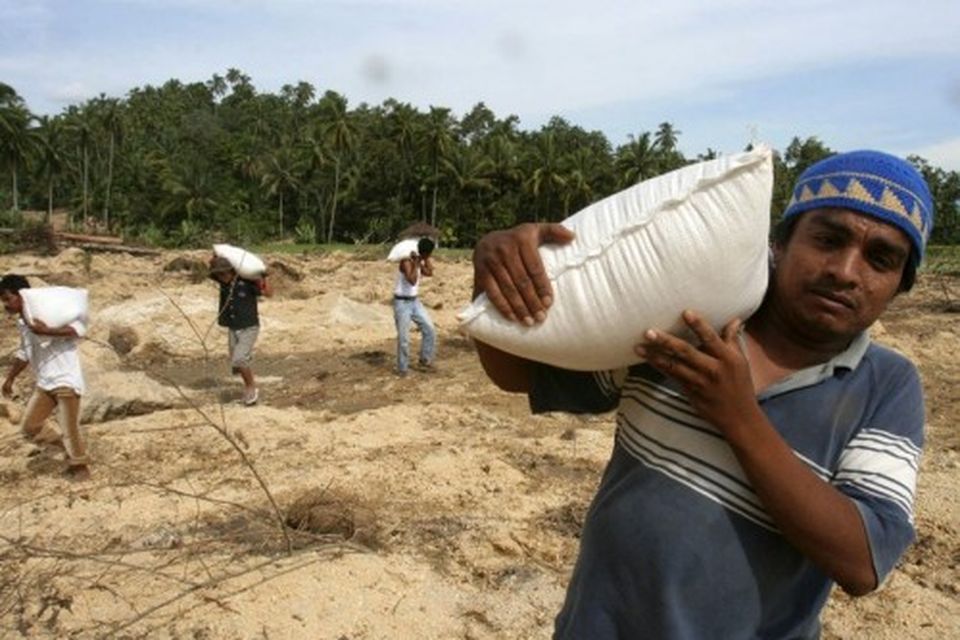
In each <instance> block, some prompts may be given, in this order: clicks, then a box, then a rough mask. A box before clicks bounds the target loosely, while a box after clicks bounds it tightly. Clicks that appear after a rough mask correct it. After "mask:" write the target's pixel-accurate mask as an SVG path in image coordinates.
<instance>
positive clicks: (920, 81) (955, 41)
mask: <svg viewBox="0 0 960 640" xmlns="http://www.w3.org/2000/svg"><path fill="white" fill-rule="evenodd" d="M231 67H232V68H236V69H239V70H241V71H242V72H244V73H245V74H246V75H248V76H249V77H250V78H251V81H252V82H253V84H254V86H255V87H256V88H257V90H258V91H261V92H278V91H279V90H280V88H281V87H282V86H283V85H285V84H290V85H295V84H297V83H298V82H300V81H304V82H309V83H310V84H312V85H313V86H314V87H315V88H316V89H317V93H318V95H319V94H322V93H323V92H324V91H327V90H333V91H336V92H338V93H341V94H343V95H344V96H345V97H346V98H347V99H348V100H349V102H350V104H351V105H353V106H356V105H358V104H359V103H361V102H366V103H368V104H371V105H375V104H380V103H382V102H383V101H384V100H385V99H387V98H394V99H396V100H399V101H402V102H409V103H410V104H412V105H414V106H416V107H418V108H419V109H421V110H426V109H428V108H429V107H430V106H431V105H433V106H442V107H449V108H451V109H452V110H453V112H454V113H455V114H456V115H458V116H462V115H463V114H464V113H466V112H467V111H469V110H470V109H471V108H472V107H473V106H474V105H476V104H477V103H479V102H483V103H484V104H486V105H487V107H489V108H490V109H492V110H493V111H494V113H495V114H496V115H497V116H498V117H500V118H504V117H506V116H508V115H511V114H512V115H516V116H518V117H519V119H520V127H521V128H523V129H528V130H535V129H538V128H539V127H541V126H542V125H543V124H545V123H546V122H547V121H548V120H549V119H550V118H551V117H552V116H561V117H563V118H565V119H567V121H568V122H570V123H571V124H574V125H579V126H581V127H583V128H585V129H588V130H591V131H593V130H598V131H602V132H603V133H604V134H605V135H606V136H607V138H608V139H609V140H610V142H611V143H612V144H614V145H618V144H622V143H624V142H626V141H627V140H628V136H630V135H637V134H639V133H642V132H644V131H653V130H655V129H656V128H657V126H658V125H659V124H660V123H661V122H665V121H668V122H670V123H672V124H673V125H674V126H675V127H676V128H677V129H678V130H679V131H680V132H681V135H680V149H681V150H682V151H683V152H684V153H685V155H687V156H690V157H692V156H695V155H696V154H698V153H701V152H703V151H705V150H706V149H707V148H712V149H714V150H717V151H720V152H734V151H738V150H740V149H742V148H743V147H744V146H745V145H746V144H748V143H751V142H766V143H768V144H770V145H771V146H773V147H774V148H776V149H780V150H782V149H784V148H785V147H786V145H787V144H788V143H789V142H790V140H791V139H792V138H793V137H794V136H800V137H801V138H805V137H807V136H813V135H815V136H817V137H819V138H820V139H821V140H822V141H823V142H824V143H825V144H826V145H827V146H829V147H830V148H832V149H835V150H838V151H844V150H851V149H857V148H874V149H880V150H884V151H888V152H891V153H895V154H898V155H901V156H906V155H909V154H918V155H921V156H923V157H924V158H926V159H928V160H929V161H930V162H932V163H933V164H934V165H937V166H940V167H942V168H944V169H947V170H951V171H960V0H922V1H917V0H914V1H912V2H910V1H907V0H829V1H823V0H805V1H803V2H799V1H795V0H772V1H771V0H633V1H612V0H589V1H588V0H581V1H580V2H573V1H570V0H552V1H550V0H542V1H539V2H534V1H532V0H338V1H337V0H0V82H3V83H6V84H8V85H10V86H12V87H13V88H14V89H15V90H16V91H17V92H18V93H19V94H20V96H21V97H23V99H24V100H25V101H26V103H27V106H28V107H29V108H30V110H31V111H33V112H34V113H36V114H50V115H52V114H56V113H59V112H60V111H61V110H63V109H64V108H65V107H66V106H68V105H70V104H78V103H81V102H83V101H85V100H87V99H89V98H93V97H96V96H98V95H100V94H105V95H106V96H108V97H119V98H123V97H124V96H125V95H126V94H127V92H128V91H129V90H130V89H133V88H135V87H143V86H147V85H153V86H158V85H161V84H163V83H164V82H166V81H167V80H169V79H171V78H175V79H177V80H180V81H181V82H184V83H188V82H206V81H208V80H209V79H210V78H211V77H212V76H213V75H214V74H220V75H223V74H225V73H226V71H227V69H229V68H231Z"/></svg>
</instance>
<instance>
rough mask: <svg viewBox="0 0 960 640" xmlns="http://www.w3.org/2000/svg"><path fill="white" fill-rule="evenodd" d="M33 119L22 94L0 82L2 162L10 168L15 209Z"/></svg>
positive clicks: (0, 149)
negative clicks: (20, 174)
mask: <svg viewBox="0 0 960 640" xmlns="http://www.w3.org/2000/svg"><path fill="white" fill-rule="evenodd" d="M31 120H33V116H32V115H31V113H30V112H29V111H28V110H27V107H26V105H25V104H24V103H23V100H22V99H21V98H20V96H18V95H17V94H16V92H15V91H13V89H12V88H10V87H9V85H5V84H3V83H0V164H2V165H3V166H5V167H7V168H8V169H9V170H10V174H11V178H12V189H13V190H12V192H11V193H12V196H13V202H12V208H13V210H14V211H19V210H20V201H19V193H18V176H19V169H20V167H21V166H23V165H24V163H25V162H26V160H27V158H28V156H29V155H30V151H31V146H32V143H31V137H30V122H31Z"/></svg>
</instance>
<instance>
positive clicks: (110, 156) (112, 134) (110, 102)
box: [101, 96, 123, 229]
mask: <svg viewBox="0 0 960 640" xmlns="http://www.w3.org/2000/svg"><path fill="white" fill-rule="evenodd" d="M101 108H102V110H103V111H102V114H103V127H104V129H106V131H107V137H108V139H109V142H108V146H107V185H106V193H105V195H104V200H103V224H104V226H105V227H106V228H107V229H110V197H111V193H112V188H113V161H114V156H115V154H116V147H117V144H118V143H119V141H120V140H121V138H122V135H123V120H122V117H121V111H120V103H119V101H118V100H117V99H116V98H110V99H103V97H102V96H101Z"/></svg>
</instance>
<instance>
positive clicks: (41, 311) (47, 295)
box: [20, 287, 88, 329]
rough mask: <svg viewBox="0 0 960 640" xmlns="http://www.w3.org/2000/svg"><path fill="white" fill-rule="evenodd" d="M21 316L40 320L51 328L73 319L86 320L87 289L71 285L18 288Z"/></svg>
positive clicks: (62, 325)
mask: <svg viewBox="0 0 960 640" xmlns="http://www.w3.org/2000/svg"><path fill="white" fill-rule="evenodd" d="M20 297H21V298H22V299H23V316H24V318H25V319H26V321H27V322H33V321H34V320H40V321H42V322H43V323H44V324H45V325H47V326H48V327H50V328H51V329H59V328H61V327H65V326H67V325H68V324H70V323H71V322H73V321H74V320H82V321H83V322H84V323H86V321H87V309H88V304H87V290H86V289H74V288H71V287H28V288H26V289H20Z"/></svg>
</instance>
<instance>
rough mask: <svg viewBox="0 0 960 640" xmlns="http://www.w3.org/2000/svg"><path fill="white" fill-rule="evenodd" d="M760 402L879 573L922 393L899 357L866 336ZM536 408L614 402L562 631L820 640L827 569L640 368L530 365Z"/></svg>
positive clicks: (907, 479) (913, 462)
mask: <svg viewBox="0 0 960 640" xmlns="http://www.w3.org/2000/svg"><path fill="white" fill-rule="evenodd" d="M758 401H759V402H760V406H761V408H762V409H763V411H764V413H765V414H766V415H767V417H768V418H769V420H770V422H771V423H772V424H773V425H774V427H775V428H776V429H777V431H778V432H779V433H780V435H781V436H782V437H783V438H784V439H785V440H786V441H787V443H788V444H789V445H790V446H791V447H792V448H793V450H794V452H795V453H796V455H797V456H798V457H799V458H800V459H801V460H803V462H804V463H806V464H807V465H808V466H809V468H810V469H811V470H813V471H814V472H815V473H816V474H817V475H818V476H819V477H821V478H822V479H823V480H825V481H826V482H829V483H831V484H832V485H833V486H834V487H836V488H837V489H838V490H839V491H841V492H843V493H844V494H845V495H847V496H848V497H850V498H851V499H852V500H853V501H854V503H855V504H856V506H857V508H858V509H859V512H860V515H861V517H862V518H863V523H864V528H865V530H866V532H867V536H868V538H869V544H870V551H871V554H872V557H873V563H874V568H875V570H876V573H877V576H878V577H879V579H881V580H882V579H883V578H884V576H886V575H887V573H889V571H890V570H891V569H892V568H893V566H894V564H895V563H896V562H897V560H898V559H899V557H900V555H901V554H902V553H903V551H904V550H905V549H906V547H907V545H909V543H910V542H911V541H912V540H913V536H914V529H913V501H914V493H915V487H916V475H917V467H918V463H919V458H920V450H921V447H922V444H923V420H924V409H923V396H922V391H921V387H920V380H919V376H918V375H917V371H916V369H915V367H914V366H913V364H912V363H910V361H908V360H907V359H906V358H904V357H902V356H900V355H898V354H896V353H894V352H893V351H890V350H888V349H885V348H883V347H880V346H878V345H876V344H872V343H870V341H869V338H868V337H867V336H866V334H863V335H861V336H860V337H858V338H857V339H856V340H854V341H853V343H852V344H851V345H850V347H848V349H847V350H846V351H844V352H843V353H841V354H839V355H838V356H836V357H834V358H833V359H831V360H830V361H829V362H827V363H824V364H822V365H817V366H815V367H811V368H809V369H804V370H802V371H798V372H796V373H795V374H793V375H791V376H790V377H788V378H786V379H784V380H782V381H780V382H778V383H777V384H775V385H773V386H771V387H770V388H768V389H766V390H764V391H763V393H761V394H760V395H759V396H758ZM530 404H531V408H532V409H533V411H534V412H543V411H569V412H574V413H599V412H604V411H610V410H612V409H614V408H616V409H617V431H616V442H615V444H614V450H613V455H612V457H611V460H610V462H609V464H608V466H607V469H606V471H605V472H604V475H603V478H602V480H601V484H600V488H599V489H598V492H597V495H596V497H595V498H594V501H593V504H592V505H591V506H590V509H589V511H588V514H587V518H586V522H585V524H584V531H583V537H582V540H581V547H580V556H579V558H578V560H577V565H576V568H575V570H574V573H573V576H572V578H571V581H570V585H569V588H568V591H567V597H566V602H565V604H564V606H563V609H562V610H561V612H560V614H559V615H558V617H557V620H556V631H555V633H556V637H557V638H564V639H566V638H571V639H572V638H578V639H579V638H591V640H594V639H595V640H604V639H613V638H662V639H669V638H691V639H700V638H723V639H725V640H726V639H737V638H744V639H746V638H777V639H783V638H816V637H818V635H819V628H820V624H819V613H820V610H821V608H822V607H823V604H824V603H825V602H826V599H827V596H828V594H829V591H830V588H831V585H832V581H831V580H830V579H829V578H828V577H827V576H826V575H825V574H824V573H823V572H822V571H820V570H819V569H818V568H817V567H815V566H814V565H813V564H812V563H811V562H810V561H809V560H807V558H806V557H805V556H803V555H802V554H801V553H800V552H799V551H797V550H796V549H795V548H794V547H793V546H792V545H791V544H790V543H788V542H787V541H786V540H785V539H784V538H783V537H782V536H781V534H780V533H779V532H778V530H777V527H776V525H775V523H774V522H773V521H772V519H771V518H770V517H769V515H768V514H767V513H766V511H765V509H764V507H763V504H762V503H761V502H760V500H759V498H758V497H757V495H756V494H755V493H754V491H753V489H752V487H751V486H750V483H749V482H748V481H747V479H746V478H745V476H744V474H743V471H742V469H741V468H740V465H739V463H738V461H737V459H736V458H735V456H734V455H733V452H732V451H731V449H730V447H729V445H727V443H726V441H725V440H724V439H723V438H722V437H721V435H720V433H719V432H718V431H717V430H716V429H715V428H714V427H713V426H712V425H710V424H709V423H707V422H705V421H704V420H702V419H701V418H700V417H699V416H697V414H696V412H695V411H694V410H693V409H692V407H691V406H690V404H689V402H688V401H687V400H686V398H685V397H684V396H683V394H682V393H680V391H679V389H678V387H677V385H676V383H675V382H674V381H673V380H671V379H669V378H666V377H664V376H663V375H662V374H660V373H658V372H657V371H656V370H654V369H653V368H651V367H648V366H644V365H638V366H635V367H631V368H630V369H629V370H623V371H618V372H602V373H583V372H572V371H564V370H560V369H556V368H553V367H549V366H546V365H542V366H539V367H538V369H537V373H536V375H535V382H534V388H533V390H532V391H531V393H530Z"/></svg>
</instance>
